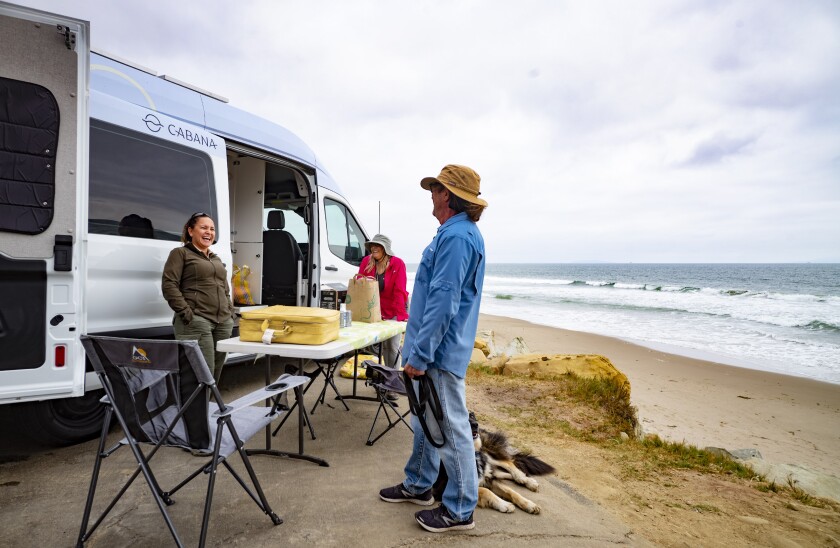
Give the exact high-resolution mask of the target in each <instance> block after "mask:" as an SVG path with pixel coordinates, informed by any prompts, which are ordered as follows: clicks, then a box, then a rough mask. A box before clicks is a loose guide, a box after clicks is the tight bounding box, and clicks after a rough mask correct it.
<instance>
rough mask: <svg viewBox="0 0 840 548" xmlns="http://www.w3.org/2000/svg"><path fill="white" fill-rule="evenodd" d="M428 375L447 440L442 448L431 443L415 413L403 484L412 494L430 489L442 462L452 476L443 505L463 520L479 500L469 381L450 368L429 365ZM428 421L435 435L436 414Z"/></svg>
mask: <svg viewBox="0 0 840 548" xmlns="http://www.w3.org/2000/svg"><path fill="white" fill-rule="evenodd" d="M426 375H427V376H428V377H429V378H430V379H432V382H433V383H434V385H435V388H436V389H437V392H438V397H439V398H440V405H441V407H442V408H443V424H442V425H441V427H442V429H443V433H444V435H445V436H446V443H445V444H444V445H443V447H441V448H440V449H438V448H436V447H435V446H433V445H432V444H431V443H429V440H427V439H426V435H425V434H424V433H423V428H422V427H421V426H420V421H419V420H418V419H417V417H415V416H413V415H412V417H411V427H412V428H413V429H414V447H413V449H412V451H411V457H409V459H408V462H407V463H406V465H405V477H406V479H405V481H404V482H403V486H404V487H405V488H406V490H407V491H409V492H411V493H413V494H418V495H419V494H421V493H423V492H425V491H427V490H428V489H430V488H431V487H432V485H433V484H434V482H435V480H436V479H437V476H438V469H439V468H440V463H441V462H443V465H444V466H445V467H446V473H447V475H448V476H449V483H447V484H446V490H444V492H443V505H444V506H445V507H446V509H447V510H448V511H449V513H450V514H451V515H452V517H453V518H455V519H457V520H459V521H463V520H466V519H468V518H469V517H470V516H471V515H472V513H473V510H475V506H476V504H478V472H477V471H476V467H475V446H474V445H473V439H472V430H470V421H469V412H468V411H467V397H466V385H465V383H464V379H462V378H459V377H457V376H455V375H454V374H452V373H450V372H448V371H441V370H440V369H433V368H429V369H427V370H426ZM412 384H415V383H414V382H412ZM406 388H407V389H410V388H409V387H406ZM415 388H416V384H415ZM426 422H427V423H428V424H429V430H430V431H431V432H432V433H433V435H434V434H435V433H436V432H437V428H436V426H435V424H433V423H434V422H435V420H434V418H433V417H429V418H428V420H427V421H426Z"/></svg>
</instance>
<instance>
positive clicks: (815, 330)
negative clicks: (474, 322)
mask: <svg viewBox="0 0 840 548" xmlns="http://www.w3.org/2000/svg"><path fill="white" fill-rule="evenodd" d="M415 269H416V266H415V267H414V268H412V267H411V265H409V286H411V285H412V283H413V278H414V276H413V272H414V270H415ZM409 290H410V287H409ZM481 312H482V313H484V314H494V315H499V316H507V317H511V318H519V319H523V320H527V321H530V322H533V323H538V324H542V325H548V326H552V327H561V328H564V329H572V330H575V331H585V332H589V333H597V334H601V335H608V336H611V337H617V338H620V339H624V340H627V341H631V342H634V343H638V344H641V345H643V346H647V347H650V348H654V349H658V350H663V351H667V352H671V353H674V354H680V355H685V356H690V357H695V358H701V359H706V360H711V361H717V362H721V363H726V364H731V365H737V366H741V367H749V368H752V369H759V370H763V371H773V372H777V373H784V374H788V375H796V376H800V377H808V378H812V379H817V380H821V381H827V382H831V383H836V384H840V264H491V265H488V266H487V271H486V275H485V280H484V294H483V297H482V300H481ZM525 342H526V343H527V340H526V341H525ZM557 351H558V353H562V351H563V349H562V348H558V349H557Z"/></svg>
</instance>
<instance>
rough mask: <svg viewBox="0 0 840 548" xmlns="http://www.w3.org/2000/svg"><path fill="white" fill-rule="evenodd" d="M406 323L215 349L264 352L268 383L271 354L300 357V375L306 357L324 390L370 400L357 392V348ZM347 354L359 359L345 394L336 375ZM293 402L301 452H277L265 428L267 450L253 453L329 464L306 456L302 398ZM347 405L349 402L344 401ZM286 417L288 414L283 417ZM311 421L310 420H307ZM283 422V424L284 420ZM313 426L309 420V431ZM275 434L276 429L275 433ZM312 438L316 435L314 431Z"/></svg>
mask: <svg viewBox="0 0 840 548" xmlns="http://www.w3.org/2000/svg"><path fill="white" fill-rule="evenodd" d="M405 326H406V324H405V322H398V321H395V320H386V321H382V322H376V323H363V322H353V325H352V326H350V327H343V328H341V329H340V330H339V334H338V339H336V340H334V341H332V342H328V343H326V344H318V345H305V344H282V343H281V344H265V343H262V342H245V341H241V340H239V337H234V338H231V339H225V340H222V341H219V342H218V343H217V344H216V349H217V350H218V351H219V352H239V353H242V354H265V355H266V383H269V382H271V376H270V373H271V357H272V356H281V357H284V358H297V359H298V360H299V362H298V374H301V375H302V374H303V366H304V362H305V361H306V360H312V361H313V362H315V363H316V364H317V365H318V367H319V368H321V371H322V372H323V373H324V376H325V377H326V380H325V386H324V391H325V390H326V388H327V386H328V385H329V386H331V387H332V388H333V390H335V392H336V394H337V397H338V398H337V399H339V400H341V401H342V402H343V400H344V399H371V400H374V401H378V400H376V398H366V397H364V396H358V395H356V376H357V373H358V351H359V350H361V349H363V348H366V347H368V346H371V345H373V344H377V343H379V342H381V341H384V340H387V339H390V338H391V337H394V336H395V335H399V334H401V333H404V332H405ZM348 355H355V356H356V360H355V361H354V363H353V393H352V394H348V395H344V396H342V395H341V394H340V393H339V392H338V389H337V388H336V386H335V383H334V382H333V378H332V377H333V374H334V373H335V370H336V369H337V368H338V364H339V363H341V362H342V361H343V360H344V359H345V358H346V357H347V356H348ZM315 378H317V377H314V378H313V379H312V381H311V382H310V383H309V385H307V387H306V388H307V389H308V388H309V386H310V385H311V384H312V382H314V380H315ZM323 394H324V392H323V391H322V394H321V396H319V398H321V399H323ZM296 400H298V401H296V402H295V404H294V405H298V452H297V453H293V452H287V451H278V450H275V449H271V431H270V428H267V429H266V433H265V449H251V450H249V453H251V454H258V455H259V454H269V455H276V456H284V457H288V458H294V459H303V460H308V461H310V462H314V463H316V464H320V465H321V466H329V464H328V463H327V462H326V461H325V460H323V459H319V458H317V457H313V456H311V455H307V454H305V453H304V450H303V424H304V413H305V411H304V409H303V405H302V403H300V404H299V401H300V399H299V398H297V399H296ZM345 407H346V404H345ZM284 418H285V417H284ZM307 420H308V419H307ZM281 425H282V423H281ZM311 430H312V426H311V423H310V431H311ZM275 433H276V432H275ZM312 438H313V439H314V438H315V435H314V432H312Z"/></svg>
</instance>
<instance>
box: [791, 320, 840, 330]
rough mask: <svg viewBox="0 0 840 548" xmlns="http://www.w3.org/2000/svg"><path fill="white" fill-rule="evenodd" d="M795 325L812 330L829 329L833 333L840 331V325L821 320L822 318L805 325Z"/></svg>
mask: <svg viewBox="0 0 840 548" xmlns="http://www.w3.org/2000/svg"><path fill="white" fill-rule="evenodd" d="M794 327H801V328H803V329H808V330H811V331H829V332H832V333H840V325H834V324H833V323H828V322H821V321H820V320H814V321H812V322H808V323H806V324H805V325H796V326H794Z"/></svg>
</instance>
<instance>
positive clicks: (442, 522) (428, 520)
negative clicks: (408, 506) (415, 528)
mask: <svg viewBox="0 0 840 548" xmlns="http://www.w3.org/2000/svg"><path fill="white" fill-rule="evenodd" d="M414 519H416V520H417V523H419V524H420V527H422V528H423V529H425V530H426V531H431V532H432V533H443V532H445V531H464V530H467V529H472V528H473V527H475V522H474V521H473V517H472V514H470V517H468V518H467V519H465V520H464V521H458V520H456V519H455V518H453V517H452V514H450V513H449V510H447V509H446V506H444V505H443V504H441V505H440V506H438V507H437V508H432V509H431V510H420V511H419V512H417V513H415V514H414Z"/></svg>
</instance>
